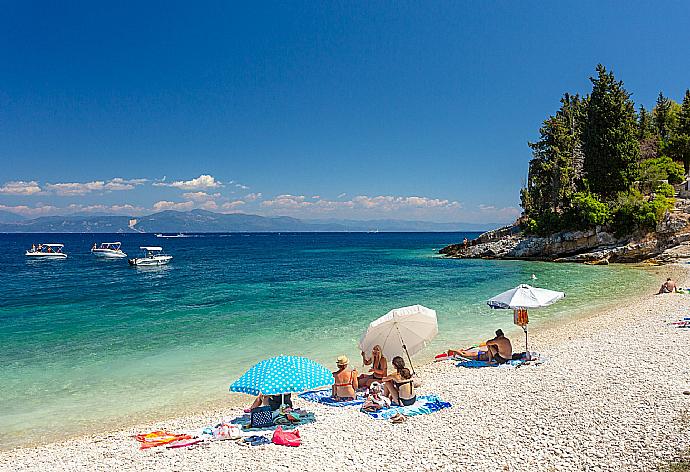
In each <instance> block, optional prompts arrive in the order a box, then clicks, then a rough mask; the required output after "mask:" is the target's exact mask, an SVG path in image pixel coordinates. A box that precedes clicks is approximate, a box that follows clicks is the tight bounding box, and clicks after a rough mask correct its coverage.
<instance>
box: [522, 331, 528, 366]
mask: <svg viewBox="0 0 690 472" xmlns="http://www.w3.org/2000/svg"><path fill="white" fill-rule="evenodd" d="M522 329H523V330H524V331H525V357H527V360H529V358H530V355H529V348H528V347H527V325H525V326H523V327H522Z"/></svg>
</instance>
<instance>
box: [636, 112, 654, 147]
mask: <svg viewBox="0 0 690 472" xmlns="http://www.w3.org/2000/svg"><path fill="white" fill-rule="evenodd" d="M652 136H654V123H653V122H652V115H651V113H649V112H648V111H647V109H646V108H645V107H644V105H640V114H639V119H638V128H637V139H639V140H640V141H644V140H645V139H649V138H651V137H652Z"/></svg>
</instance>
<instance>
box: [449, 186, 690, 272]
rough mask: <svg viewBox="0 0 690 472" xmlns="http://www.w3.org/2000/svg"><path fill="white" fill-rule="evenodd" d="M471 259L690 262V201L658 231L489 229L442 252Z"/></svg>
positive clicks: (680, 202) (679, 203)
mask: <svg viewBox="0 0 690 472" xmlns="http://www.w3.org/2000/svg"><path fill="white" fill-rule="evenodd" d="M439 253H440V254H443V255H445V256H448V257H454V258H467V259H525V260H543V261H554V262H584V263H590V264H608V263H609V262H645V261H650V262H674V261H677V260H679V259H686V258H690V200H687V199H679V200H678V201H677V202H676V205H675V208H674V210H673V211H672V212H670V213H668V214H667V215H666V216H665V218H664V219H663V220H662V221H661V222H659V224H658V225H657V227H656V228H655V230H654V231H650V232H645V233H642V232H637V233H635V234H632V235H627V236H623V237H620V236H617V235H616V234H615V233H614V232H613V231H612V230H611V229H610V228H607V227H604V226H597V227H596V228H592V229H589V230H585V231H563V232H560V233H555V234H552V235H550V236H546V237H541V236H528V235H526V234H524V233H523V232H521V231H520V228H519V226H518V225H517V224H515V225H510V226H506V227H504V228H499V229H497V230H493V231H489V232H486V233H484V234H482V235H481V236H479V237H478V238H477V239H475V240H473V241H470V242H469V243H468V244H462V243H459V244H452V245H449V246H446V247H444V248H443V249H441V250H440V251H439Z"/></svg>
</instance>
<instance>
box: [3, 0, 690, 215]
mask: <svg viewBox="0 0 690 472" xmlns="http://www.w3.org/2000/svg"><path fill="white" fill-rule="evenodd" d="M688 25H690V5H688V4H687V3H686V2H683V1H677V2H585V1H579V2H529V1H526V2H508V1H505V2H489V1H482V2H359V3H358V2H304V3H302V2H280V3H254V2H246V3H244V4H240V3H234V4H233V3H229V2H217V3H215V2H213V3H210V2H194V3H193V4H192V3H176V2H131V3H124V2H116V3H110V4H107V5H103V4H101V5H96V4H94V3H93V2H67V3H65V2H12V3H10V2H5V4H4V6H3V15H2V16H1V17H0V30H1V31H2V37H3V40H2V41H0V64H2V65H1V66H0V67H1V68H2V73H1V74H0V161H1V165H0V209H4V210H8V211H13V212H16V213H21V214H24V215H27V216H40V215H46V214H66V213H70V212H106V213H122V214H141V213H148V212H151V211H153V210H156V209H166V208H172V209H191V208H207V209H212V210H215V211H225V212H231V211H242V212H246V213H257V214H264V215H291V216H297V217H302V218H329V217H338V218H342V217H346V218H363V219H366V218H380V217H390V218H406V219H411V218H414V219H425V220H434V221H472V222H505V221H510V220H512V219H514V218H515V216H516V215H517V214H518V206H519V198H518V192H519V189H520V186H521V183H522V181H523V180H524V178H525V176H526V172H527V163H528V161H529V158H530V151H529V148H528V147H527V141H528V140H535V139H536V138H537V136H538V129H539V125H540V123H541V121H542V120H543V119H544V118H546V117H547V116H548V115H549V114H551V113H553V112H554V111H555V110H556V108H557V107H558V100H559V98H560V97H561V95H562V93H563V92H566V91H568V92H580V93H587V92H588V91H589V90H590V86H589V82H588V77H589V76H591V75H592V74H593V73H594V67H595V66H596V64H597V63H599V62H601V63H603V64H604V65H606V66H607V67H609V68H612V69H613V70H614V72H615V73H616V75H617V77H618V78H620V79H622V80H623V81H624V82H625V84H626V87H627V89H628V90H629V91H630V92H632V93H633V98H634V100H635V101H636V103H637V104H638V105H639V104H640V103H642V104H645V105H646V106H649V107H651V106H652V105H653V103H654V101H655V98H656V95H657V94H658V92H659V91H660V90H663V91H664V93H665V94H666V95H668V96H671V97H672V98H674V99H676V100H680V99H681V98H682V95H683V93H684V91H685V89H686V88H688V87H690V60H688V44H690V33H689V31H690V28H688Z"/></svg>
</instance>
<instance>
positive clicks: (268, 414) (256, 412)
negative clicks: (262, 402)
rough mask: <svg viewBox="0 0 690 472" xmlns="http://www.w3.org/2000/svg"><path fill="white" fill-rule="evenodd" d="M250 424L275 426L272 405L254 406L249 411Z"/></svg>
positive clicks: (255, 426) (252, 425)
mask: <svg viewBox="0 0 690 472" xmlns="http://www.w3.org/2000/svg"><path fill="white" fill-rule="evenodd" d="M249 426H250V427H251V428H266V427H268V426H273V411H272V410H271V407H270V406H260V407H258V408H253V409H252V411H251V412H250V413H249Z"/></svg>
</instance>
